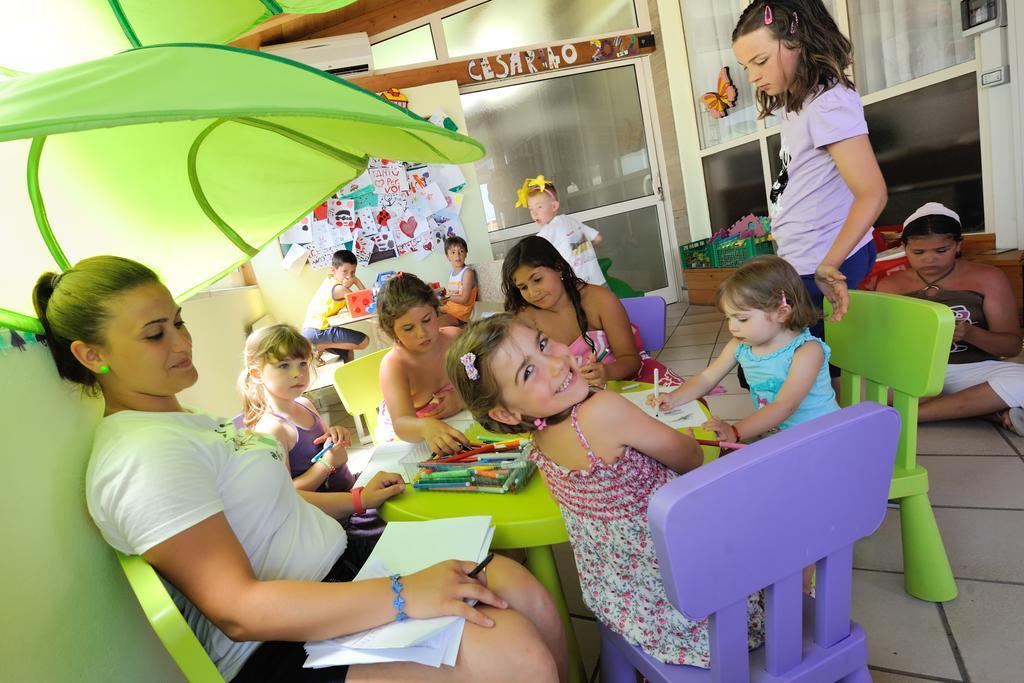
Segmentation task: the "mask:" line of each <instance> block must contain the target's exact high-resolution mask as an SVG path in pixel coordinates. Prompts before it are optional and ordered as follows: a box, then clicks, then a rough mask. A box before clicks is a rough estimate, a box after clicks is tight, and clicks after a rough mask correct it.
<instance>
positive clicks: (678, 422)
mask: <svg viewBox="0 0 1024 683" xmlns="http://www.w3.org/2000/svg"><path fill="white" fill-rule="evenodd" d="M669 391H670V389H663V390H662V393H668V392H669ZM652 394H654V389H648V390H646V391H628V392H625V393H622V394H619V396H621V397H622V398H624V399H626V400H627V401H629V402H630V403H633V404H635V405H637V406H639V407H640V409H641V410H643V411H644V412H645V413H647V414H648V415H650V416H651V417H656V418H657V419H659V420H661V421H662V422H664V423H665V424H667V425H668V426H670V427H672V428H674V429H682V428H683V427H700V426H701V425H702V424H704V423H705V422H707V418H706V417H705V416H704V411H703V410H702V409H701V406H700V404H699V403H698V402H697V401H690V402H689V403H684V404H683V405H681V406H679V407H677V408H673V409H672V410H670V411H664V410H662V411H661V412H660V414H657V415H656V413H657V411H656V410H655V409H654V408H652V407H651V406H649V405H647V397H648V396H651V395H652Z"/></svg>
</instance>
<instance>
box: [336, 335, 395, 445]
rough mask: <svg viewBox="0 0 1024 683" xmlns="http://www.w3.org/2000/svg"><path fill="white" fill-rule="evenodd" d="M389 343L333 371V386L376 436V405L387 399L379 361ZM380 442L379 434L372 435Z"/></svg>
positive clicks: (356, 416) (349, 412)
mask: <svg viewBox="0 0 1024 683" xmlns="http://www.w3.org/2000/svg"><path fill="white" fill-rule="evenodd" d="M390 350H391V349H390V347H389V348H386V349H381V350H380V351H374V352H373V353H369V354H367V355H365V356H362V357H360V358H356V359H355V360H354V361H351V362H349V363H345V364H344V365H341V366H339V367H338V369H337V370H335V371H334V389H335V391H337V392H338V397H339V398H340V399H341V403H342V405H344V406H345V410H346V411H348V414H349V415H351V416H352V417H354V418H355V419H357V420H358V419H359V416H360V415H361V416H362V417H363V419H364V420H366V429H367V431H369V432H370V436H371V437H373V436H374V430H375V429H376V428H377V408H378V407H379V406H380V402H381V401H382V400H383V399H384V392H383V391H381V388H380V362H381V360H383V359H384V354H386V353H387V352H388V351H390ZM373 442H374V443H377V439H376V437H374V439H373Z"/></svg>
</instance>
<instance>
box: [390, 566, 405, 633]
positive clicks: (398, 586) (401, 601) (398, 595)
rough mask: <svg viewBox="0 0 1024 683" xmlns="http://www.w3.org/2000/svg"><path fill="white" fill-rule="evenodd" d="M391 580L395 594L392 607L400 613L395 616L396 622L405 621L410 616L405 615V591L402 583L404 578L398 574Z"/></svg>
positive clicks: (392, 576) (392, 590) (393, 575)
mask: <svg viewBox="0 0 1024 683" xmlns="http://www.w3.org/2000/svg"><path fill="white" fill-rule="evenodd" d="M390 578H391V592H392V593H394V594H395V599H394V600H392V601H391V606H392V607H394V608H395V611H396V612H398V614H397V615H396V616H395V621H405V620H406V619H408V618H409V615H408V614H406V613H405V598H403V597H402V591H403V590H404V589H405V586H403V585H402V582H401V578H402V577H401V576H400V575H398V574H392V575H391V577H390Z"/></svg>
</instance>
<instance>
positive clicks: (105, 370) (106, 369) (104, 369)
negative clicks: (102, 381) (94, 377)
mask: <svg viewBox="0 0 1024 683" xmlns="http://www.w3.org/2000/svg"><path fill="white" fill-rule="evenodd" d="M108 372H110V366H109V365H107V364H106V363H104V364H103V365H101V366H100V374H101V375H105V374H107V373H108Z"/></svg>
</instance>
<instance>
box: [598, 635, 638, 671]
mask: <svg viewBox="0 0 1024 683" xmlns="http://www.w3.org/2000/svg"><path fill="white" fill-rule="evenodd" d="M635 681H636V669H634V668H633V665H632V664H630V663H629V658H628V657H626V653H624V652H623V651H622V650H620V649H619V648H618V646H617V645H616V644H615V641H614V640H613V639H612V638H611V632H610V631H609V630H608V629H607V628H604V627H602V628H601V683H635Z"/></svg>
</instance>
